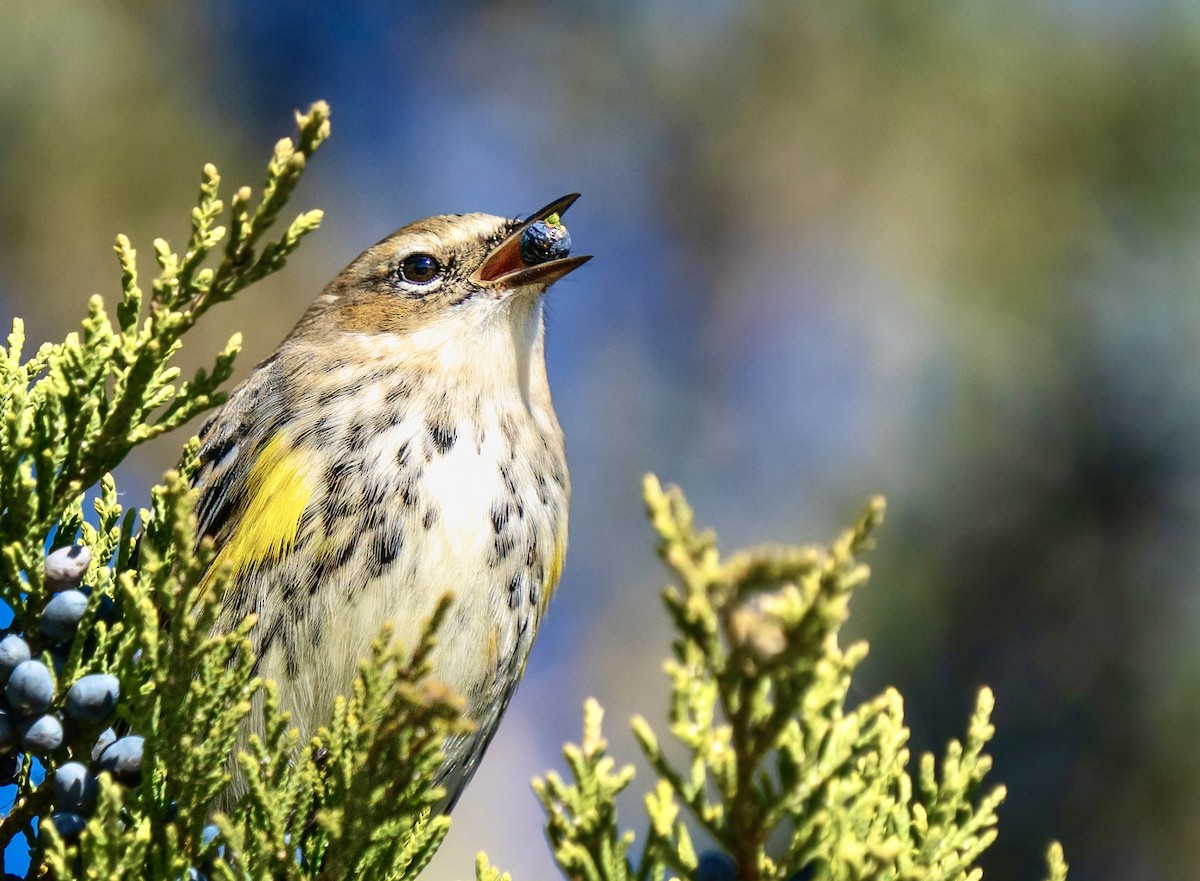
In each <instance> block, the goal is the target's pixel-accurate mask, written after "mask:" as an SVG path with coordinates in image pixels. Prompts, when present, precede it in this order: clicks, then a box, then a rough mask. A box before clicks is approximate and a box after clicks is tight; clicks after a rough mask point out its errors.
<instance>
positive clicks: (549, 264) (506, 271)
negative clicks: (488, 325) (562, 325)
mask: <svg viewBox="0 0 1200 881" xmlns="http://www.w3.org/2000/svg"><path fill="white" fill-rule="evenodd" d="M578 198H579V193H570V194H569V195H566V196H563V197H562V198H560V199H555V200H554V201H553V202H551V203H550V204H549V205H547V206H546V207H544V208H541V209H539V210H537V211H535V212H534V213H533V214H531V215H529V217H527V218H526V219H525V220H524V221H523V222H522V223H521V225H520V226H518V227H517V228H516V229H515V230H513V233H512V235H510V236H509V237H508V238H506V239H505V240H504V241H503V242H501V243H500V244H499V245H497V246H496V248H495V250H493V251H492V253H490V254H488V255H487V258H486V259H484V261H483V263H482V264H481V265H480V267H479V268H478V269H477V270H475V274H474V275H473V276H472V280H473V281H474V282H476V283H477V284H486V285H490V286H492V287H501V288H517V287H523V286H525V285H532V284H539V285H542V286H544V287H549V286H550V285H552V284H554V282H556V281H558V280H559V279H560V278H562V277H563V276H564V275H566V274H567V273H568V272H571V271H572V270H575V269H578V268H579V267H580V266H582V265H583V264H585V263H587V262H588V261H589V260H591V259H592V257H591V255H590V254H585V255H583V256H580V257H563V258H562V259H560V260H547V261H546V262H545V263H535V264H534V265H533V266H530V265H528V264H527V263H525V261H523V260H522V259H521V234H522V233H523V232H525V228H526V227H528V226H529V225H530V224H531V223H536V222H537V221H539V220H545V219H546V218H547V217H549V216H550V215H551V214H563V213H564V212H565V211H566V210H567V209H568V208H570V207H571V205H573V204H574V203H575V200H576V199H578Z"/></svg>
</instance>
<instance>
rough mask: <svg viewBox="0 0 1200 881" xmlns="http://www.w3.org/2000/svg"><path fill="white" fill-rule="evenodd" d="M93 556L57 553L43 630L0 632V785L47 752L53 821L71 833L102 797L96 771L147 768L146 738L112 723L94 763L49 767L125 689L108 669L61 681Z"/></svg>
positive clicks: (128, 775)
mask: <svg viewBox="0 0 1200 881" xmlns="http://www.w3.org/2000/svg"><path fill="white" fill-rule="evenodd" d="M90 562H91V554H90V552H89V551H88V549H87V548H85V547H79V546H73V547H66V548H59V549H58V550H56V551H54V552H53V553H52V554H50V555H49V556H48V557H47V558H46V585H47V587H48V588H49V589H50V590H51V591H52V592H53V595H52V596H51V597H50V600H49V601H48V602H47V603H46V605H45V607H44V608H43V609H42V612H41V614H40V615H39V617H38V628H37V632H36V633H25V634H18V633H9V634H8V635H6V636H4V637H3V639H0V689H2V691H0V784H5V783H12V782H14V781H15V780H16V778H17V776H18V775H19V773H20V771H21V768H22V767H23V765H24V762H25V755H26V754H28V755H30V756H35V757H37V758H38V759H41V760H42V762H43V764H45V765H47V766H48V767H47V778H48V780H49V781H50V782H51V784H52V786H53V789H54V802H53V804H54V806H55V811H54V813H52V814H51V815H50V820H51V821H52V822H53V823H54V826H55V829H57V831H58V833H59V834H60V835H62V836H63V837H64V838H68V839H70V838H73V837H75V836H77V835H78V834H79V833H80V831H82V829H83V827H84V825H85V824H86V823H87V819H86V818H87V815H88V814H89V813H90V812H91V810H92V808H93V806H94V805H95V802H96V792H97V780H96V775H97V774H99V773H100V772H102V771H108V772H109V773H110V774H111V775H112V777H113V779H114V780H116V781H118V782H120V783H124V784H127V785H133V784H136V783H137V782H138V781H139V780H140V779H141V773H142V747H143V738H141V737H137V736H133V735H127V736H124V737H118V736H117V734H116V732H115V731H114V730H113V729H112V728H108V729H107V730H105V731H104V732H103V733H102V734H100V736H99V737H98V738H97V740H96V742H95V745H94V747H93V748H92V751H91V767H89V766H88V765H85V764H83V763H82V762H78V761H70V762H64V763H62V764H60V765H59V766H58V767H57V768H55V769H54V770H53V771H52V772H51V771H50V770H49V766H50V765H52V761H50V760H52V759H53V758H54V756H55V754H56V753H57V752H58V751H59V749H60V747H62V745H63V742H64V740H65V739H66V735H67V734H68V733H70V732H71V731H72V730H78V731H80V732H81V733H85V732H86V731H87V730H88V729H91V730H95V726H97V725H98V724H100V723H102V722H103V721H104V720H106V719H108V718H109V717H110V716H111V715H112V713H113V711H114V710H115V709H116V707H117V701H118V699H119V698H120V695H121V684H120V682H119V681H118V680H117V677H115V676H112V675H109V674H107V673H91V674H88V675H85V676H82V677H80V678H79V679H77V680H75V681H74V682H73V683H72V684H71V686H70V687H69V688H67V689H66V692H65V693H61V689H60V688H59V687H58V683H57V681H56V679H57V674H60V673H61V672H62V668H63V664H64V662H65V660H66V657H67V654H68V653H69V651H70V646H71V643H72V642H73V641H74V639H75V637H76V635H77V633H78V631H79V624H80V622H81V621H82V619H83V616H84V613H85V612H86V610H87V607H88V601H89V595H90V592H89V591H88V590H87V589H86V588H81V587H80V583H81V581H82V579H83V575H84V573H85V572H86V571H87V568H88V564H89V563H90ZM112 615H113V607H112V601H111V600H109V599H108V598H107V597H104V598H103V599H102V600H101V602H100V604H99V606H98V609H97V617H99V618H111V617H112ZM35 649H36V650H38V651H37V652H36V656H35Z"/></svg>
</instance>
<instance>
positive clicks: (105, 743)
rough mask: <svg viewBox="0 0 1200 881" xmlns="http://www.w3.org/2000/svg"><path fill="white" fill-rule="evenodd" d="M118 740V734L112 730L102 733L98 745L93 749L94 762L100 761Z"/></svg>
mask: <svg viewBox="0 0 1200 881" xmlns="http://www.w3.org/2000/svg"><path fill="white" fill-rule="evenodd" d="M116 739H117V732H115V731H113V729H111V728H105V729H104V730H103V731H101V732H100V736H99V737H97V738H96V745H95V746H93V747H92V761H93V762H98V761H100V756H102V755H103V754H104V751H105V750H106V749H108V748H109V747H110V746H111V745H112V744H113V743H114V742H115V741H116Z"/></svg>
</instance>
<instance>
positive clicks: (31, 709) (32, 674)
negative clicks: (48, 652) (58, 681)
mask: <svg viewBox="0 0 1200 881" xmlns="http://www.w3.org/2000/svg"><path fill="white" fill-rule="evenodd" d="M4 696H5V697H6V698H8V702H9V704H10V705H11V706H12V708H13V709H15V710H16V711H17V712H19V713H24V714H25V715H27V716H32V715H34V714H35V713H44V712H46V708H47V707H49V706H50V701H52V700H54V676H53V675H51V673H50V670H49V668H47V667H46V665H45V664H43V663H42V662H41V661H22V662H21V663H20V664H17V667H16V669H15V670H13V671H12V675H11V676H9V677H8V684H7V685H5V686H4Z"/></svg>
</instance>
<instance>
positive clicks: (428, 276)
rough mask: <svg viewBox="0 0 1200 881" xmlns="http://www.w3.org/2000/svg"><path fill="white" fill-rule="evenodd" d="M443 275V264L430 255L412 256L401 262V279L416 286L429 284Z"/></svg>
mask: <svg viewBox="0 0 1200 881" xmlns="http://www.w3.org/2000/svg"><path fill="white" fill-rule="evenodd" d="M441 274H442V264H440V263H438V262H437V260H436V259H435V258H433V257H430V256H429V255H428V254H410V255H409V256H407V257H405V258H404V259H403V260H401V261H400V277H401V278H402V279H404V280H405V281H410V282H413V283H414V284H427V283H429V282H431V281H433V280H434V279H435V278H437V277H438V276H439V275H441Z"/></svg>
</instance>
